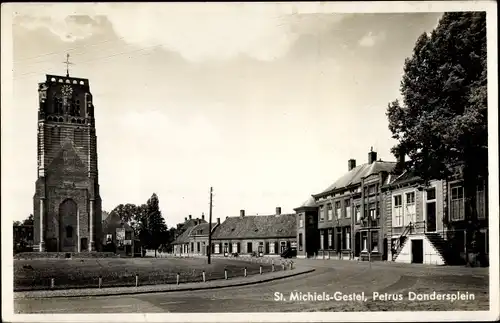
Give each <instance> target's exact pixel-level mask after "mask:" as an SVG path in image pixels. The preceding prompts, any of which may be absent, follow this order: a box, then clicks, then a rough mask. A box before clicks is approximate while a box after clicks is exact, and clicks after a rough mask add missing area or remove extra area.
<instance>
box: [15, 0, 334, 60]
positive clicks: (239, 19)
mask: <svg viewBox="0 0 500 323" xmlns="http://www.w3.org/2000/svg"><path fill="white" fill-rule="evenodd" d="M25 7H26V8H27V9H26V10H19V14H20V15H22V16H23V25H25V26H27V27H28V28H32V29H33V28H36V27H46V28H48V29H49V30H50V31H51V32H52V33H54V34H55V35H57V36H59V37H60V38H61V39H62V40H63V41H75V40H78V39H84V38H88V37H90V36H92V35H93V34H94V33H96V32H98V31H99V23H98V22H99V20H98V18H99V17H102V16H104V17H106V19H107V20H108V21H109V22H110V23H111V26H112V28H113V30H114V31H115V33H116V34H117V35H118V37H120V38H122V39H123V40H124V41H126V42H127V43H130V44H134V45H136V46H138V47H141V48H144V47H157V46H160V47H163V48H165V49H168V50H170V51H175V52H178V53H179V54H181V55H182V56H183V57H184V58H185V59H187V60H190V61H203V60H211V59H218V60H220V59H229V58H233V57H237V56H239V55H246V56H250V57H252V58H255V59H258V60H263V61H270V60H273V59H275V58H278V57H281V56H283V55H285V54H286V53H287V52H288V50H289V49H290V47H291V45H292V44H293V43H294V42H295V40H296V39H297V38H298V36H299V35H298V32H297V28H296V26H294V25H293V21H296V18H297V17H298V16H304V15H307V14H310V13H318V12H328V11H329V10H330V9H329V8H328V7H327V6H326V5H325V4H322V3H296V4H294V3H260V4H253V3H252V4H245V3H212V4H197V5H193V4H180V3H163V4H162V3H156V4H148V3H140V4H138V3H127V4H116V3H115V4H112V3H101V4H80V5H79V4H69V3H68V4H65V5H54V4H52V5H36V4H33V5H26V6H25ZM25 7H23V8H25ZM74 15H79V16H83V15H88V16H89V17H91V18H92V19H93V20H92V21H91V22H89V23H82V22H79V21H77V20H75V19H72V18H68V16H69V17H72V16H74ZM294 19H295V20H294Z"/></svg>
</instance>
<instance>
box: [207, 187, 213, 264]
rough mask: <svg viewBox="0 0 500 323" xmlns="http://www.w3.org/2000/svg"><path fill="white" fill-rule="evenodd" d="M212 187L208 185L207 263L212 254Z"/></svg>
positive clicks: (209, 261)
mask: <svg viewBox="0 0 500 323" xmlns="http://www.w3.org/2000/svg"><path fill="white" fill-rule="evenodd" d="M212 191H213V189H212V187H210V211H209V213H208V250H207V256H208V264H209V265H210V263H211V259H210V257H211V256H212Z"/></svg>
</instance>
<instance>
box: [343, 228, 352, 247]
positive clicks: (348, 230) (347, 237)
mask: <svg viewBox="0 0 500 323" xmlns="http://www.w3.org/2000/svg"><path fill="white" fill-rule="evenodd" d="M344 241H345V242H344V249H351V227H345V233H344Z"/></svg>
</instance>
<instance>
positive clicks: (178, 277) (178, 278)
mask: <svg viewBox="0 0 500 323" xmlns="http://www.w3.org/2000/svg"><path fill="white" fill-rule="evenodd" d="M179 280H180V274H179V273H177V285H179Z"/></svg>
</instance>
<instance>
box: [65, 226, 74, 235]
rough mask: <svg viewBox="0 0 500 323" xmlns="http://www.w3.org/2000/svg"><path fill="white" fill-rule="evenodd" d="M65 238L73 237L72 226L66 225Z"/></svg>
mask: <svg viewBox="0 0 500 323" xmlns="http://www.w3.org/2000/svg"><path fill="white" fill-rule="evenodd" d="M66 238H73V227H72V226H71V225H68V226H67V227H66Z"/></svg>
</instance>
